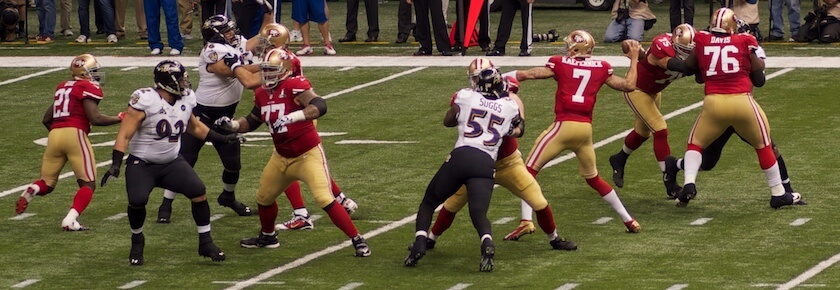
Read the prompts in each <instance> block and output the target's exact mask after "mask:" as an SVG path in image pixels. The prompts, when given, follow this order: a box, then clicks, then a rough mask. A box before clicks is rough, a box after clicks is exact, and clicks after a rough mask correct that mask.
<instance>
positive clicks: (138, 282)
mask: <svg viewBox="0 0 840 290" xmlns="http://www.w3.org/2000/svg"><path fill="white" fill-rule="evenodd" d="M145 283H146V280H134V281H131V282H128V283H125V285H122V286H120V287H117V289H131V288H134V287H137V286H140V285H143V284H145Z"/></svg>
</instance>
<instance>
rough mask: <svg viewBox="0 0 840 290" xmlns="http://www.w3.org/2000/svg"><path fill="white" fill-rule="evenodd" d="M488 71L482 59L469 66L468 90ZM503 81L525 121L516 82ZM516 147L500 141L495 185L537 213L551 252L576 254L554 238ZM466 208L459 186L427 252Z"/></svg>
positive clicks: (443, 210)
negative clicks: (519, 199) (483, 71)
mask: <svg viewBox="0 0 840 290" xmlns="http://www.w3.org/2000/svg"><path fill="white" fill-rule="evenodd" d="M491 67H493V64H492V63H491V62H490V60H488V59H485V58H477V59H475V60H473V61H472V63H470V67H469V69H468V71H467V73H468V75H469V77H470V85H471V88H473V89H475V86H476V81H477V78H478V74H477V73H478V72H480V71H481V70H483V69H488V68H491ZM505 81H507V91H508V96H509V97H510V98H512V99H514V100H516V101H517V103H518V104H519V110H520V114H521V117H522V119H523V120H525V107H524V106H523V105H522V101H521V100H520V99H519V97H518V96H517V93H518V92H519V81H517V80H516V77H513V76H508V77H506V78H505ZM456 96H458V95H457V94H456V95H454V96H453V99H452V101H451V102H450V105H451V104H454V102H455V99H454V97H456ZM518 147H519V141H518V140H517V139H516V138H515V137H512V136H504V137H502V145H501V147H500V148H499V157H498V159H497V160H496V183H498V184H499V185H501V186H502V187H504V188H507V189H508V190H510V192H512V193H513V195H516V196H517V197H519V198H521V199H522V200H524V201H526V202H527V203H528V204H529V205H530V206H531V207H532V208H534V210H535V211H536V212H537V223H539V225H540V228H542V230H543V231H544V232H545V233H546V235H548V241H549V244H550V245H551V247H552V248H553V249H555V250H566V251H574V250H577V245H576V244H575V243H574V242H571V241H567V240H565V239H563V238H561V237H560V236H558V235H557V226H556V225H555V223H554V214H553V213H552V212H551V207H550V206H549V205H548V201H547V200H546V199H545V196H543V193H542V189H541V188H540V185H539V184H538V183H537V180H536V179H535V178H534V176H532V175H531V174H530V173H528V169H527V168H525V162H523V161H522V153H520V152H519V149H518ZM466 204H467V188H466V187H465V186H462V187H461V188H460V189H458V192H456V193H455V195H453V196H451V197H449V198H448V199H446V201H445V202H444V203H443V208H441V209H440V211H439V212H438V215H437V219H435V224H434V225H433V226H432V229H431V233H430V234H429V238H428V239H427V240H426V249H432V248H434V247H435V243H436V241H437V238H438V237H439V236H440V235H442V234H443V232H444V231H446V229H448V228H449V226H450V225H452V222H453V220H454V219H455V214H456V213H457V212H458V211H459V210H461V208H463V207H464V205H466ZM530 230H531V231H533V230H534V229H533V228H532V229H530Z"/></svg>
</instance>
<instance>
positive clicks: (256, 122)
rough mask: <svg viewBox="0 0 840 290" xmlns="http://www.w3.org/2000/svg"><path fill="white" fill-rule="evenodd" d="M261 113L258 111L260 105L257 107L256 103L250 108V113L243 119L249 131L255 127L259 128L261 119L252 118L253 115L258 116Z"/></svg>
mask: <svg viewBox="0 0 840 290" xmlns="http://www.w3.org/2000/svg"><path fill="white" fill-rule="evenodd" d="M261 114H262V112H260V107H257V106H256V105H254V107H253V108H251V114H248V116H245V121H248V130H249V131H254V130H256V129H257V128H259V127H260V125H262V123H263V122H262V120H259V119H254V116H260V115H261Z"/></svg>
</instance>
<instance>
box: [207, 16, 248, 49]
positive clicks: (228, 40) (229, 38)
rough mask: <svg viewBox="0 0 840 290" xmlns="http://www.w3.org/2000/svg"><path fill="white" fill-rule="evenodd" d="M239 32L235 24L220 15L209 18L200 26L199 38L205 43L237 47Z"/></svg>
mask: <svg viewBox="0 0 840 290" xmlns="http://www.w3.org/2000/svg"><path fill="white" fill-rule="evenodd" d="M238 34H239V31H237V29H236V23H235V22H233V20H230V19H228V18H227V16H224V15H222V14H219V15H213V16H210V18H207V20H206V21H204V25H202V26H201V36H202V37H204V41H205V42H207V43H223V44H228V45H230V46H237V45H239V37H237V35H238Z"/></svg>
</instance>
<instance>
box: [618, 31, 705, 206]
mask: <svg viewBox="0 0 840 290" xmlns="http://www.w3.org/2000/svg"><path fill="white" fill-rule="evenodd" d="M695 34H696V31H695V30H694V27H692V26H691V25H689V24H680V25H678V26H677V27H675V28H674V31H673V33H663V34H660V35H657V36H656V37H654V38H653V41H652V42H651V45H650V48H648V50H647V51H646V52H645V54H644V55H645V56H644V59H643V60H640V61H639V65H638V66H637V67H636V68H637V70H638V72H637V75H638V77H637V78H638V80H637V81H636V90H635V91H632V92H625V93H624V99H625V100H627V104H628V105H629V106H630V109H632V110H633V113H634V114H635V115H636V118H635V121H634V123H633V131H630V133H628V134H627V137H625V138H624V146H623V147H622V149H621V150H620V151H618V153H616V154H614V155H612V156H610V166H612V169H613V182H615V186H618V187H619V188H621V187H624V165H625V164H626V163H627V158H629V157H630V153H633V151H634V150H636V149H638V148H639V146H642V143H644V142H645V141H647V139H648V138H650V135H651V133H652V134H653V152H654V155H655V156H656V161H657V162H658V163H659V169H660V170H661V171H662V176H663V178H665V177H666V175H665V157H667V156H668V155H671V146H670V145H668V125H667V124H666V123H665V118H663V117H662V113H661V112H659V106H660V104H661V102H662V90H664V89H665V88H666V87H668V85H670V84H671V82H673V81H675V80H677V79H679V78H682V77H683V76H684V74H683V71H684V70H685V68H684V67H685V58H686V57H687V56H688V54H689V53H690V52H691V50H692V49H694V35H695ZM663 181H665V185H666V188H665V190H666V193H667V194H668V196H669V197H670V198H673V197H674V195H675V194H676V193H677V191H679V190H680V188H679V187H676V188H668V185H669V184H672V183H670V182H668V180H665V179H663Z"/></svg>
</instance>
